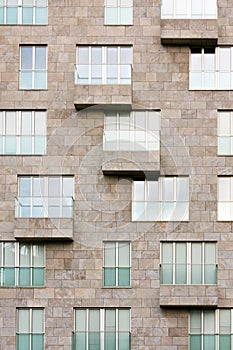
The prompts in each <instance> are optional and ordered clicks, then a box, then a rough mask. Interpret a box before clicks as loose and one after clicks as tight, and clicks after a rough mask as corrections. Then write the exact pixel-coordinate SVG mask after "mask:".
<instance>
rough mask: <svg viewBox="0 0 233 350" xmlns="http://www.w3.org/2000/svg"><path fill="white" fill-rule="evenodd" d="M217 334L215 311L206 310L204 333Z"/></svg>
mask: <svg viewBox="0 0 233 350" xmlns="http://www.w3.org/2000/svg"><path fill="white" fill-rule="evenodd" d="M214 332H215V311H214V310H205V311H204V333H206V334H210V333H211V334H212V333H213V334H214Z"/></svg>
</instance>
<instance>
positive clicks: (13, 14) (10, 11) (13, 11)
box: [6, 6, 18, 24]
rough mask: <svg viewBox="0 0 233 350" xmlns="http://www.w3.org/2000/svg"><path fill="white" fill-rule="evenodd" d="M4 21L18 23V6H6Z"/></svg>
mask: <svg viewBox="0 0 233 350" xmlns="http://www.w3.org/2000/svg"><path fill="white" fill-rule="evenodd" d="M6 23H7V24H17V23H18V7H13V6H12V7H7V8H6Z"/></svg>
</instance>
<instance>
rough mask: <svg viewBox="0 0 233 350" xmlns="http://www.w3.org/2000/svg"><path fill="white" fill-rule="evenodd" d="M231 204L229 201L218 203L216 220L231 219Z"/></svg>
mask: <svg viewBox="0 0 233 350" xmlns="http://www.w3.org/2000/svg"><path fill="white" fill-rule="evenodd" d="M232 209H233V208H232V205H231V203H218V220H222V221H231V220H232V217H233V216H232Z"/></svg>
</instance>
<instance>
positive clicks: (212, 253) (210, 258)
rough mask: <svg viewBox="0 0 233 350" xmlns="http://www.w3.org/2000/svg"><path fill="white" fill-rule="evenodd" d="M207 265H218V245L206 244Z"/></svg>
mask: <svg viewBox="0 0 233 350" xmlns="http://www.w3.org/2000/svg"><path fill="white" fill-rule="evenodd" d="M204 247H205V263H207V264H215V263H216V244H215V243H205V245H204Z"/></svg>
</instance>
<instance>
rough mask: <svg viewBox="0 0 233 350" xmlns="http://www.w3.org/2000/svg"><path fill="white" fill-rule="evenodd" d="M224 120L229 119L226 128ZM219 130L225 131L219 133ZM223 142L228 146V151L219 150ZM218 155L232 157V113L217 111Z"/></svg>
mask: <svg viewBox="0 0 233 350" xmlns="http://www.w3.org/2000/svg"><path fill="white" fill-rule="evenodd" d="M224 118H228V119H229V125H228V127H226V126H224ZM221 129H225V131H223V132H221ZM224 140H226V141H227V142H228V144H229V148H228V151H224V150H221V143H224ZM223 148H224V146H223ZM218 155H226V156H229V155H233V111H218Z"/></svg>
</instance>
